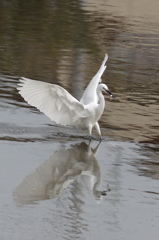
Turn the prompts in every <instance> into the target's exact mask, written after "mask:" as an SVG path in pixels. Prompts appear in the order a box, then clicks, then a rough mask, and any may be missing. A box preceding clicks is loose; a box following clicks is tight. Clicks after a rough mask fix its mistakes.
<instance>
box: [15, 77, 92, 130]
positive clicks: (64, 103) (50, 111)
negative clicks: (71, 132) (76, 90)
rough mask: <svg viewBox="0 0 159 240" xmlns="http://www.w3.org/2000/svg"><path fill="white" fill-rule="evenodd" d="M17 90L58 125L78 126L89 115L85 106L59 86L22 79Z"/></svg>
mask: <svg viewBox="0 0 159 240" xmlns="http://www.w3.org/2000/svg"><path fill="white" fill-rule="evenodd" d="M17 89H18V91H19V93H20V95H21V96H22V97H23V98H24V99H25V100H26V101H27V102H28V103H29V104H30V105H32V106H34V107H36V108H37V109H39V110H40V111H41V112H43V113H44V114H45V115H46V116H48V117H49V118H50V119H51V120H52V121H54V122H56V123H57V124H61V125H64V126H66V125H72V126H76V123H77V120H79V119H80V118H83V117H86V115H87V111H86V110H85V108H84V106H83V104H82V103H80V102H79V101H78V100H77V99H75V98H74V97H73V96H72V95H71V94H69V93H68V92H67V91H66V90H65V89H64V88H62V87H60V86H58V85H55V84H50V83H46V82H41V81H36V80H31V79H28V78H24V77H22V78H21V79H20V83H19V84H18V88H17Z"/></svg>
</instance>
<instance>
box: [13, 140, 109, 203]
mask: <svg viewBox="0 0 159 240" xmlns="http://www.w3.org/2000/svg"><path fill="white" fill-rule="evenodd" d="M99 146H100V142H99V143H98V144H97V146H96V147H95V148H94V149H93V148H91V146H90V145H88V144H86V143H85V142H81V143H80V144H75V145H72V146H71V147H70V148H68V149H66V148H62V149H60V150H58V151H56V152H55V153H54V154H53V155H52V156H51V157H50V158H49V159H48V160H46V161H45V162H44V163H43V164H42V165H41V166H39V167H38V168H37V169H36V170H35V171H34V172H33V173H31V174H30V175H28V176H27V177H25V178H24V180H23V181H22V183H21V184H20V185H19V186H17V188H16V189H15V191H14V197H15V200H16V201H17V202H18V203H21V204H28V203H34V202H35V201H39V200H45V199H51V198H55V197H56V196H57V195H59V194H61V193H62V191H63V190H64V189H65V188H66V187H67V186H68V185H69V184H70V183H72V182H74V181H75V180H77V181H76V182H77V184H78V182H79V183H81V181H82V183H83V186H85V188H86V189H87V190H88V191H89V192H90V193H92V194H93V196H94V198H95V199H97V200H99V199H101V198H102V196H103V195H106V191H99V190H98V187H99V186H100V183H101V172H100V167H99V165H98V162H97V160H96V155H97V152H98V150H99Z"/></svg>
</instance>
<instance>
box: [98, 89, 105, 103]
mask: <svg viewBox="0 0 159 240" xmlns="http://www.w3.org/2000/svg"><path fill="white" fill-rule="evenodd" d="M97 96H98V103H99V104H100V103H101V102H103V100H104V96H103V94H102V92H101V91H100V90H99V89H98V88H97Z"/></svg>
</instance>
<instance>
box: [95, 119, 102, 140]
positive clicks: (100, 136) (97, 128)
mask: <svg viewBox="0 0 159 240" xmlns="http://www.w3.org/2000/svg"><path fill="white" fill-rule="evenodd" d="M94 126H95V128H96V130H97V132H98V134H99V141H100V142H101V141H102V135H101V131H100V127H99V123H98V122H96V123H95V125H94Z"/></svg>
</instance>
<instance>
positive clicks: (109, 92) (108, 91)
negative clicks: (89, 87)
mask: <svg viewBox="0 0 159 240" xmlns="http://www.w3.org/2000/svg"><path fill="white" fill-rule="evenodd" d="M105 92H107V93H108V94H109V95H110V96H111V97H112V98H115V96H114V95H113V94H112V93H111V91H110V90H109V89H108V90H105Z"/></svg>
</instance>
